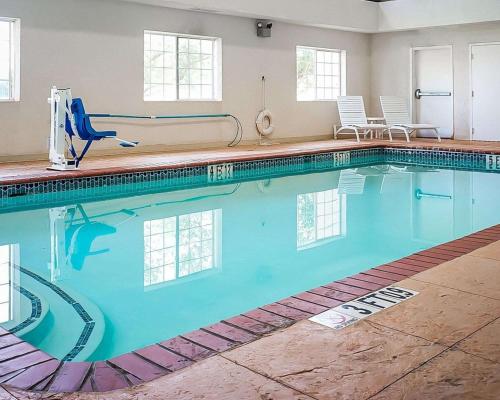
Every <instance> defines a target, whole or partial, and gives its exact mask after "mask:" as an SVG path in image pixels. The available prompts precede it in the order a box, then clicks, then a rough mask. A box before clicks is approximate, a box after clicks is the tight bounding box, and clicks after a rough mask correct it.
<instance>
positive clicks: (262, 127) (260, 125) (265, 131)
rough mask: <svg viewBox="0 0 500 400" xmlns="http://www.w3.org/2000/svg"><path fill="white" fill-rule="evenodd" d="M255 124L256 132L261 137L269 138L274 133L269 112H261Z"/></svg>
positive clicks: (271, 116)
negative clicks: (266, 122)
mask: <svg viewBox="0 0 500 400" xmlns="http://www.w3.org/2000/svg"><path fill="white" fill-rule="evenodd" d="M266 119H267V121H268V125H267V127H266V124H265V123H264V122H265V121H266ZM255 124H256V125H257V130H258V131H259V133H260V134H261V135H262V136H269V135H271V134H272V133H273V132H274V125H273V115H272V114H271V111H269V110H267V109H265V110H262V111H261V112H260V113H259V115H258V116H257V120H256V121H255Z"/></svg>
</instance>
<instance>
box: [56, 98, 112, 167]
mask: <svg viewBox="0 0 500 400" xmlns="http://www.w3.org/2000/svg"><path fill="white" fill-rule="evenodd" d="M71 112H72V114H73V117H74V119H75V125H76V131H77V132H76V133H77V134H78V137H79V139H81V140H86V141H87V143H86V144H85V147H84V148H83V150H82V152H81V153H80V155H78V154H77V153H76V150H75V148H74V146H73V142H72V139H73V136H75V133H74V132H73V129H72V127H71V122H70V120H69V117H68V115H66V126H65V130H66V133H67V134H68V136H69V138H70V146H69V151H70V153H71V155H72V156H73V157H74V159H75V164H76V166H77V167H78V164H79V163H80V161H81V160H82V159H83V157H84V156H85V154H86V153H87V151H88V150H89V148H90V146H91V145H92V142H93V141H96V140H101V139H106V138H115V137H116V132H115V131H96V130H95V129H94V128H93V127H92V124H91V122H90V117H89V116H88V114H86V113H85V107H84V105H83V101H82V99H80V98H76V99H73V102H72V103H71Z"/></svg>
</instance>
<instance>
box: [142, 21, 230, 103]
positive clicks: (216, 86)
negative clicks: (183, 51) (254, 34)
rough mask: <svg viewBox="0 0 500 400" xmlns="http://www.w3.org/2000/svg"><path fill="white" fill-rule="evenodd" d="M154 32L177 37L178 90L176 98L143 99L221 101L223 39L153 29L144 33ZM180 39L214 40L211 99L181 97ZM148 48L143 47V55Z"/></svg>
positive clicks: (151, 100) (156, 100)
mask: <svg viewBox="0 0 500 400" xmlns="http://www.w3.org/2000/svg"><path fill="white" fill-rule="evenodd" d="M146 34H153V35H165V36H173V37H175V38H176V48H175V51H176V65H175V73H176V90H177V96H176V99H151V98H146V96H145V95H143V99H144V101H145V102H221V101H222V39H221V38H218V37H214V36H201V35H189V34H183V33H174V32H162V31H153V30H145V31H144V35H146ZM179 39H202V40H212V41H213V77H212V82H213V97H212V98H211V99H203V98H200V99H180V98H179ZM145 52H146V49H145V48H144V49H143V57H144V55H145ZM145 69H146V60H145V57H144V70H145ZM143 81H144V84H146V81H145V76H144V77H143Z"/></svg>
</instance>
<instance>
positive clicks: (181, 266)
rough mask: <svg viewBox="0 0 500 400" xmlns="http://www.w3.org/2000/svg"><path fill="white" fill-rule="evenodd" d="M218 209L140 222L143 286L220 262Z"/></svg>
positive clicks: (187, 273) (199, 270)
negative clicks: (142, 248) (142, 242)
mask: <svg viewBox="0 0 500 400" xmlns="http://www.w3.org/2000/svg"><path fill="white" fill-rule="evenodd" d="M221 214H222V210H220V209H217V210H209V211H203V212H197V213H192V214H185V215H179V216H174V217H169V218H163V219H156V220H152V221H145V222H144V286H151V285H155V284H158V283H162V282H167V281H172V280H175V279H178V278H182V277H186V276H189V275H192V274H196V273H198V272H201V271H205V270H209V269H212V268H217V267H219V265H220V261H219V258H220V251H219V245H220V220H221Z"/></svg>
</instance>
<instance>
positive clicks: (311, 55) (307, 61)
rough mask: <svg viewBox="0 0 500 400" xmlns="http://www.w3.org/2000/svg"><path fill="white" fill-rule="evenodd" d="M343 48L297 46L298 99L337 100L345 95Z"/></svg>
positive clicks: (344, 56) (344, 58) (344, 55)
mask: <svg viewBox="0 0 500 400" xmlns="http://www.w3.org/2000/svg"><path fill="white" fill-rule="evenodd" d="M345 60H346V53H345V51H343V50H328V49H317V48H312V47H300V46H299V47H297V100H298V101H314V100H336V99H337V97H338V96H341V95H345V88H346V83H345V71H346V67H345V64H346V62H345Z"/></svg>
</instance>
